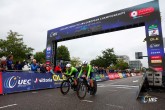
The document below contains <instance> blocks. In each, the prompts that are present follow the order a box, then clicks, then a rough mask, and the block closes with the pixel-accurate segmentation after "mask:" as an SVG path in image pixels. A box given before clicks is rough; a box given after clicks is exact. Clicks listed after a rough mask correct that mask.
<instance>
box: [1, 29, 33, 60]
mask: <svg viewBox="0 0 165 110" xmlns="http://www.w3.org/2000/svg"><path fill="white" fill-rule="evenodd" d="M20 36H22V35H21V34H19V33H18V32H13V31H11V30H10V31H9V32H8V35H7V39H6V40H4V39H0V51H1V52H0V57H2V56H8V55H9V54H12V55H13V56H14V61H16V60H20V61H22V60H23V59H26V57H27V54H30V53H32V52H33V50H34V49H33V48H31V47H27V45H25V44H24V42H23V38H22V37H20Z"/></svg>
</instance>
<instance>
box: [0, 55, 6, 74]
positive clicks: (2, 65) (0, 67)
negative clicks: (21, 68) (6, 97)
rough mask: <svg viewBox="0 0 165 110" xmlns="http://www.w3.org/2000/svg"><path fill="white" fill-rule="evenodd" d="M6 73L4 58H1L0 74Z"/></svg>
mask: <svg viewBox="0 0 165 110" xmlns="http://www.w3.org/2000/svg"><path fill="white" fill-rule="evenodd" d="M3 71H6V57H2V58H1V60H0V72H3Z"/></svg>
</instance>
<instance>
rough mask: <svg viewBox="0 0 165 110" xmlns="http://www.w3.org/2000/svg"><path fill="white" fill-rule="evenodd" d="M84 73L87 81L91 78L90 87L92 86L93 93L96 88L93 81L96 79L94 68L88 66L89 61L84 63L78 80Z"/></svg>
mask: <svg viewBox="0 0 165 110" xmlns="http://www.w3.org/2000/svg"><path fill="white" fill-rule="evenodd" d="M82 73H84V74H85V76H86V79H87V80H88V78H90V86H91V90H92V91H93V87H94V86H93V79H94V76H93V69H92V66H91V65H90V64H88V62H87V61H83V63H82V66H81V70H80V73H79V75H78V78H79V77H80V76H81V75H82Z"/></svg>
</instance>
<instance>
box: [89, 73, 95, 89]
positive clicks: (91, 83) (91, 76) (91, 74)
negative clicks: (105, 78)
mask: <svg viewBox="0 0 165 110" xmlns="http://www.w3.org/2000/svg"><path fill="white" fill-rule="evenodd" d="M90 86H91V87H92V88H93V87H94V86H93V72H91V73H90Z"/></svg>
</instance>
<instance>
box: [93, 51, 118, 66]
mask: <svg viewBox="0 0 165 110" xmlns="http://www.w3.org/2000/svg"><path fill="white" fill-rule="evenodd" d="M116 61H117V57H116V55H115V54H114V50H113V48H111V49H110V48H108V49H106V50H104V51H102V55H101V56H97V58H96V59H94V60H92V61H91V64H92V65H95V66H100V67H109V66H110V65H111V64H113V65H115V64H116Z"/></svg>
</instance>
